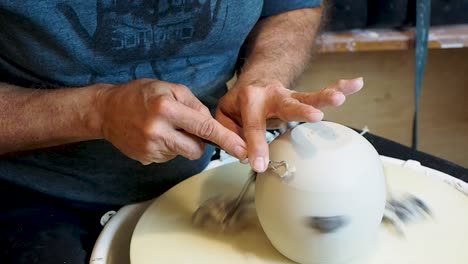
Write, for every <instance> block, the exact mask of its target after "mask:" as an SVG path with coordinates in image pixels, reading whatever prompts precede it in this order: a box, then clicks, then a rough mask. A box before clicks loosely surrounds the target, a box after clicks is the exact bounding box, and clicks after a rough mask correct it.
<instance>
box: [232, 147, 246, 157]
mask: <svg viewBox="0 0 468 264" xmlns="http://www.w3.org/2000/svg"><path fill="white" fill-rule="evenodd" d="M246 153H247V150H246V149H245V148H243V147H241V146H236V147H235V148H234V155H236V157H237V158H239V159H242V158H244V157H245V156H246Z"/></svg>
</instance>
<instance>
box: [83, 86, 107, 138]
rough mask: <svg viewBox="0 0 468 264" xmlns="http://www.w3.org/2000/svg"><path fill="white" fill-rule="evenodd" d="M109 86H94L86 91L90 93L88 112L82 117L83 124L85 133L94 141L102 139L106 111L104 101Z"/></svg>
mask: <svg viewBox="0 0 468 264" xmlns="http://www.w3.org/2000/svg"><path fill="white" fill-rule="evenodd" d="M111 87H113V85H111V84H94V85H91V86H89V87H88V88H87V89H88V90H89V92H90V98H91V101H90V107H89V108H88V109H89V111H88V112H87V113H86V115H85V116H84V123H85V127H86V129H87V131H88V132H89V133H90V135H91V136H92V137H93V138H95V139H102V138H104V133H103V129H102V127H103V123H104V116H105V111H106V101H107V97H108V91H109V89H110V88H111Z"/></svg>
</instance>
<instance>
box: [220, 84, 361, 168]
mask: <svg viewBox="0 0 468 264" xmlns="http://www.w3.org/2000/svg"><path fill="white" fill-rule="evenodd" d="M362 86H363V80H362V78H356V79H352V80H340V81H337V82H336V83H334V84H332V85H330V86H327V87H325V88H322V89H320V90H318V91H313V92H308V93H303V92H296V91H292V90H290V89H287V88H285V87H284V86H283V85H282V84H281V83H280V82H278V81H270V82H258V83H247V84H246V83H240V82H238V83H236V85H235V86H234V87H233V88H232V89H230V90H229V91H228V93H226V95H224V96H223V98H221V100H220V103H219V106H218V109H217V111H216V119H217V120H218V121H219V122H220V123H221V124H222V125H224V126H225V127H227V128H229V129H230V130H232V131H234V132H236V133H237V134H238V135H240V136H241V137H243V138H244V139H245V140H246V142H247V145H248V157H249V163H250V165H251V166H252V168H253V169H254V170H255V171H257V172H263V171H265V169H266V168H267V165H268V161H269V154H268V144H267V142H266V138H265V132H266V123H267V119H272V118H278V119H281V120H283V121H285V122H291V121H297V122H317V121H320V120H322V118H323V112H322V111H320V110H319V109H321V108H323V107H326V106H340V105H342V104H343V103H344V101H345V99H346V96H348V95H351V94H353V93H355V92H357V91H359V90H360V89H361V88H362Z"/></svg>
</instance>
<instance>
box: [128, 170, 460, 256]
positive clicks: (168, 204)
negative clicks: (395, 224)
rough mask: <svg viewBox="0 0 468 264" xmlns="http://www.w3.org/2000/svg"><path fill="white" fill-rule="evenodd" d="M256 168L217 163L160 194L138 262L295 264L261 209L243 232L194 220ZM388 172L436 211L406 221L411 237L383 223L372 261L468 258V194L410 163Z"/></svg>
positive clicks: (139, 240)
mask: <svg viewBox="0 0 468 264" xmlns="http://www.w3.org/2000/svg"><path fill="white" fill-rule="evenodd" d="M384 164H385V163H384ZM248 169H249V168H248V167H247V166H245V165H242V164H238V163H232V164H228V165H224V166H221V167H218V168H215V169H211V170H208V171H205V172H203V173H200V174H198V175H196V176H193V177H191V178H189V179H187V180H186V181H184V182H181V183H180V184H178V185H176V186H175V187H174V188H172V189H171V190H169V191H168V192H166V193H165V194H163V195H162V196H160V197H159V198H158V199H156V200H155V201H154V202H153V203H152V204H151V205H150V206H149V207H148V209H147V210H146V211H145V213H144V214H143V215H142V217H141V218H140V220H139V222H138V224H137V226H136V228H135V231H134V233H133V236H132V241H131V246H130V259H131V263H132V264H148V263H207V264H209V263H292V262H291V261H290V260H289V259H287V258H285V257H284V256H282V255H281V254H280V253H278V251H276V249H275V248H274V247H273V246H272V245H271V244H270V242H269V240H268V238H267V237H266V235H265V234H264V232H263V230H262V228H261V226H260V224H259V222H258V219H257V218H256V217H255V215H254V217H252V218H251V223H249V226H247V227H246V228H245V229H244V230H243V231H242V232H239V233H235V234H214V233H211V232H208V231H204V230H199V229H196V228H194V227H193V226H192V225H191V216H192V214H193V212H194V211H195V210H196V209H197V208H198V206H199V205H200V204H201V203H203V202H204V201H205V200H206V199H208V198H210V197H213V196H215V195H219V194H232V195H236V194H237V193H238V192H239V190H240V188H241V187H242V184H243V183H244V182H245V180H246V178H247V172H248ZM385 174H386V176H387V179H388V184H389V185H390V188H392V190H393V192H394V193H396V194H398V193H400V192H407V193H411V194H413V195H416V196H418V197H419V198H421V199H422V200H424V201H425V202H426V203H427V204H428V205H429V206H430V207H431V209H432V210H433V213H434V218H432V219H431V218H428V219H426V220H422V221H421V222H416V223H410V224H408V225H406V227H405V232H406V237H405V238H402V237H400V236H398V234H397V233H396V232H395V231H394V230H393V228H392V227H391V226H388V225H386V224H381V232H380V236H379V244H378V246H377V249H376V250H375V251H374V252H372V253H371V254H370V257H369V259H368V260H367V262H368V263H369V264H374V263H375V264H390V263H392V264H393V263H399V264H404V263H408V264H409V263H412V264H413V263H424V264H440V263H450V264H465V263H467V260H468V250H466V246H467V245H468V196H467V195H466V194H465V193H462V192H461V191H459V190H457V189H456V188H454V187H453V186H451V185H449V184H447V183H445V182H443V181H441V180H439V179H435V178H432V177H428V176H426V175H423V174H421V173H418V172H416V171H413V170H410V169H408V168H404V167H400V166H396V165H391V164H385ZM251 195H253V192H252V193H251ZM252 213H253V214H255V210H254V209H253V210H252ZM359 263H362V262H359ZM353 264H354V263H353Z"/></svg>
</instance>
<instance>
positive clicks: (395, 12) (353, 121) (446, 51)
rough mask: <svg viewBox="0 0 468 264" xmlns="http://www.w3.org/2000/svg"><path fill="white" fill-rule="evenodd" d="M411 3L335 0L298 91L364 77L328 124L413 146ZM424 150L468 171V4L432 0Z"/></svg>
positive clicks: (422, 136)
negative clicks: (342, 125) (359, 89)
mask: <svg viewBox="0 0 468 264" xmlns="http://www.w3.org/2000/svg"><path fill="white" fill-rule="evenodd" d="M415 6H416V1H415V0H413V1H411V0H386V1H384V0H365V1H362V0H349V1H347V0H334V1H329V3H328V10H327V13H328V18H327V22H326V24H325V25H324V28H323V29H322V33H321V34H320V36H319V37H318V38H317V50H316V54H315V55H314V58H313V61H312V64H311V67H310V69H308V70H307V72H306V73H305V74H304V76H303V77H302V79H301V80H300V82H299V83H298V85H297V87H296V90H301V91H311V90H316V89H320V88H322V87H324V86H326V85H328V84H330V83H332V82H335V81H336V80H338V79H345V78H354V77H359V76H362V77H364V83H365V84H364V89H363V90H362V91H361V92H360V93H358V94H356V95H354V96H351V97H349V98H348V100H347V102H346V104H345V105H344V106H342V107H340V108H337V109H331V108H330V109H325V111H324V112H325V119H327V120H330V121H334V122H338V123H341V124H344V125H348V126H351V127H354V128H358V129H362V128H363V127H365V126H367V127H368V128H369V130H370V132H371V133H373V134H376V135H379V136H382V137H385V138H387V139H390V140H393V141H396V142H398V143H401V144H404V145H406V146H411V140H412V127H413V114H414V109H415V108H414V89H415V14H416V8H415ZM427 56H428V57H427V65H426V70H425V77H424V80H423V85H422V94H421V105H420V114H419V133H418V134H419V144H418V150H420V151H423V152H426V153H429V154H431V155H434V156H437V157H440V158H443V159H446V160H448V161H451V162H453V163H456V164H458V165H461V166H464V167H468V104H467V100H468V0H466V1H462V0H432V1H431V13H430V31H429V51H428V54H427Z"/></svg>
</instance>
